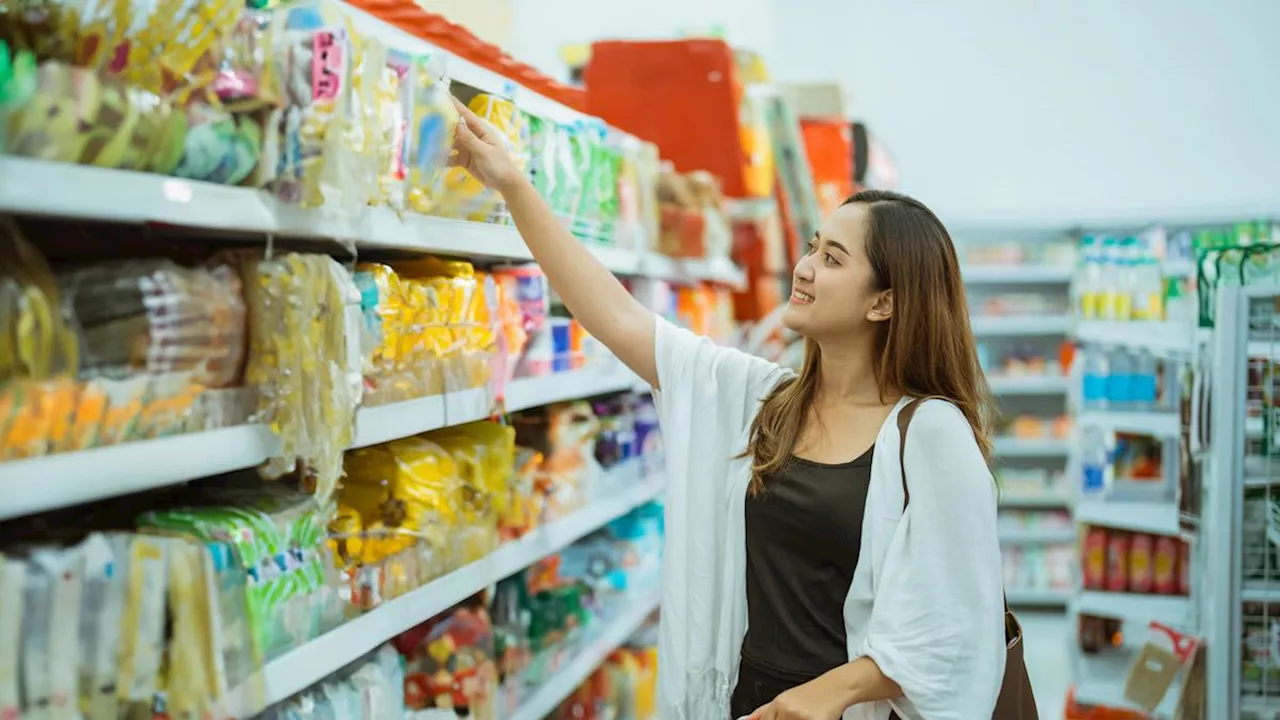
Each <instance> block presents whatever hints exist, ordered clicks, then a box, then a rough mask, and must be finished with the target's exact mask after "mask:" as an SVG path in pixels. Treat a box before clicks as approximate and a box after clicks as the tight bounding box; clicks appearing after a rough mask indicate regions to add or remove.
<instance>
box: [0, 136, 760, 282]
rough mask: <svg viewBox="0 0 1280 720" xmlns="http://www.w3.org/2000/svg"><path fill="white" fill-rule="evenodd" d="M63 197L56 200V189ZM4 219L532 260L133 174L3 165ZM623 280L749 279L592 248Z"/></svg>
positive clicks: (407, 226)
mask: <svg viewBox="0 0 1280 720" xmlns="http://www.w3.org/2000/svg"><path fill="white" fill-rule="evenodd" d="M55 187H56V188H59V190H60V192H59V193H57V194H56V195H52V194H49V193H48V192H46V191H45V190H47V189H48V188H55ZM0 213H12V214H17V215H32V216H40V217H56V218H64V219H77V220H99V221H107V222H118V223H128V224H158V225H170V226H177V227H184V228H190V229H194V230H204V231H209V232H221V233H232V234H244V235H261V236H263V237H281V238H304V239H316V240H331V241H337V242H344V243H350V244H351V245H352V246H353V247H354V248H355V249H356V251H357V252H359V251H362V250H363V251H370V250H402V251H411V252H420V253H433V254H438V255H454V256H461V257H468V258H474V259H479V260H487V261H512V262H517V261H522V262H528V261H530V260H532V259H533V256H532V255H531V254H530V253H529V249H528V248H527V247H526V246H525V244H524V241H523V240H522V239H521V238H520V233H519V232H518V231H517V230H516V229H515V227H513V226H510V225H497V224H490V223H480V222H471V221H466V220H453V219H449V218H440V217H434V216H430V215H418V214H413V213H408V214H397V213H396V212H394V211H392V210H390V209H387V208H366V209H364V210H363V211H361V212H360V213H359V214H358V215H354V216H352V217H340V216H334V215H333V214H330V213H326V212H324V211H323V210H312V209H306V208H299V207H297V206H294V205H290V204H288V203H284V202H281V201H280V200H279V199H278V198H277V197H275V196H274V195H271V194H270V193H268V192H265V191H262V190H255V189H251V188H242V187H230V186H226V185H216V184H213V183H207V182H199V181H193V180H184V179H182V178H172V177H165V176H163V175H153V174H149V173H141V172H132V171H128V170H108V169H103V168H95V167H88V166H84V165H70V164H66V163H52V162H45V161H41V160H30V159H26V158H17V157H4V156H0ZM588 248H590V249H591V251H592V252H593V253H594V254H595V255H596V258H597V259H598V260H600V262H602V263H603V264H604V265H605V266H606V267H608V268H609V269H610V270H611V271H613V272H614V273H617V274H619V275H629V276H644V277H655V278H659V279H663V280H669V281H672V282H684V283H687V282H699V281H706V282H714V283H721V284H724V285H728V286H730V287H734V288H738V289H741V288H742V287H743V286H744V284H745V282H746V278H745V275H744V274H743V272H742V270H741V269H740V268H738V267H737V266H735V265H733V264H732V263H731V262H729V261H727V260H723V259H720V260H717V261H705V260H678V259H673V258H667V257H664V256H661V255H657V254H656V253H651V252H645V251H641V250H637V249H630V248H620V247H612V246H602V245H592V244H588Z"/></svg>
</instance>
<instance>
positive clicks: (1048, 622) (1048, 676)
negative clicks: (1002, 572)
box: [1015, 609, 1071, 720]
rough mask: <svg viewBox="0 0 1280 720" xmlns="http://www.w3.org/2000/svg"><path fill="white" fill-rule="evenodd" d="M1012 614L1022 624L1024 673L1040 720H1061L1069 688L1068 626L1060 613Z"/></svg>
mask: <svg viewBox="0 0 1280 720" xmlns="http://www.w3.org/2000/svg"><path fill="white" fill-rule="evenodd" d="M1015 611H1016V612H1017V614H1018V620H1020V621H1021V622H1022V635H1023V638H1024V641H1025V642H1026V659H1027V673H1028V674H1030V675H1031V689H1032V690H1033V691H1034V692H1035V695H1036V707H1037V709H1039V711H1040V720H1063V707H1064V705H1065V702H1066V696H1067V688H1069V687H1070V686H1071V656H1070V652H1069V649H1068V647H1069V646H1068V643H1069V642H1070V636H1071V624H1070V622H1069V621H1068V619H1067V615H1066V613H1064V612H1045V611H1034V612H1033V611H1029V610H1017V609H1015Z"/></svg>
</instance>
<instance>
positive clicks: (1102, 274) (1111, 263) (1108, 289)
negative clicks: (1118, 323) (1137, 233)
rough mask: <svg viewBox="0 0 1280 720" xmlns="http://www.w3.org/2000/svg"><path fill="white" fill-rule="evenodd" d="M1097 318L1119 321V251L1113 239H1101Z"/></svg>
mask: <svg viewBox="0 0 1280 720" xmlns="http://www.w3.org/2000/svg"><path fill="white" fill-rule="evenodd" d="M1099 266H1100V270H1099V273H1098V278H1099V279H1098V296H1099V299H1100V300H1099V312H1098V317H1099V318H1100V319H1102V320H1120V319H1122V318H1121V317H1120V305H1121V303H1120V300H1119V298H1120V267H1121V263H1120V250H1119V247H1118V245H1117V244H1116V239H1115V238H1113V237H1104V238H1103V239H1102V249H1101V252H1100V253H1099Z"/></svg>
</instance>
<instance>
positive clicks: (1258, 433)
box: [1198, 285, 1280, 720]
mask: <svg viewBox="0 0 1280 720" xmlns="http://www.w3.org/2000/svg"><path fill="white" fill-rule="evenodd" d="M1278 303H1280V286H1276V285H1268V286H1255V287H1244V288H1242V287H1229V286H1223V287H1220V288H1219V290H1218V293H1217V317H1216V320H1215V327H1214V332H1213V338H1212V344H1211V347H1210V351H1209V353H1208V354H1207V357H1208V358H1209V362H1210V363H1211V365H1210V366H1209V368H1208V369H1209V370H1210V372H1209V373H1208V374H1207V376H1208V378H1209V380H1210V382H1211V388H1210V391H1209V398H1210V403H1211V405H1210V406H1211V408H1212V409H1211V413H1212V414H1211V416H1210V432H1209V438H1208V439H1209V444H1208V452H1207V453H1206V456H1205V459H1204V464H1205V488H1204V523H1205V527H1206V528H1217V529H1218V530H1217V531H1216V532H1206V533H1204V534H1203V535H1202V537H1201V542H1200V548H1199V550H1200V557H1199V560H1200V563H1199V569H1200V577H1199V578H1198V588H1199V592H1200V594H1201V597H1202V599H1203V602H1202V603H1201V606H1200V623H1201V629H1202V631H1203V633H1204V636H1205V641H1206V643H1207V647H1208V652H1209V653H1210V655H1209V657H1210V658H1217V660H1216V661H1213V662H1209V663H1206V675H1205V682H1206V688H1207V691H1208V705H1207V709H1206V713H1207V717H1211V718H1217V717H1231V718H1241V719H1242V720H1275V719H1276V718H1280V652H1278V651H1280V647H1278V645H1277V641H1278V640H1280V563H1278V562H1277V561H1278V560H1280V554H1278V550H1277V549H1278V548H1280V543H1277V542H1276V540H1277V539H1280V537H1277V533H1276V532H1275V530H1276V529H1278V528H1280V522H1278V521H1280V516H1278V515H1277V513H1276V508H1277V507H1278V506H1280V487H1277V484H1280V472H1277V469H1280V465H1278V464H1277V463H1276V462H1275V461H1276V460H1277V458H1278V457H1280V444H1278V443H1277V442H1276V439H1277V436H1276V432H1275V428H1276V425H1275V418H1276V415H1275V402H1276V394H1275V392H1274V389H1275V383H1276V379H1277V377H1276V375H1275V371H1274V370H1273V367H1274V366H1275V363H1276V362H1277V360H1280V304H1278Z"/></svg>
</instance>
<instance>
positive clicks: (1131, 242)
mask: <svg viewBox="0 0 1280 720" xmlns="http://www.w3.org/2000/svg"><path fill="white" fill-rule="evenodd" d="M1115 264H1116V270H1115V278H1116V280H1115V282H1116V289H1115V295H1114V299H1113V300H1112V302H1114V303H1115V309H1114V311H1113V312H1114V315H1115V319H1116V320H1133V319H1134V315H1133V308H1134V305H1133V296H1134V292H1135V291H1136V290H1137V285H1138V240H1137V238H1131V237H1127V238H1124V239H1122V240H1119V241H1118V242H1117V243H1116V261H1115Z"/></svg>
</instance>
